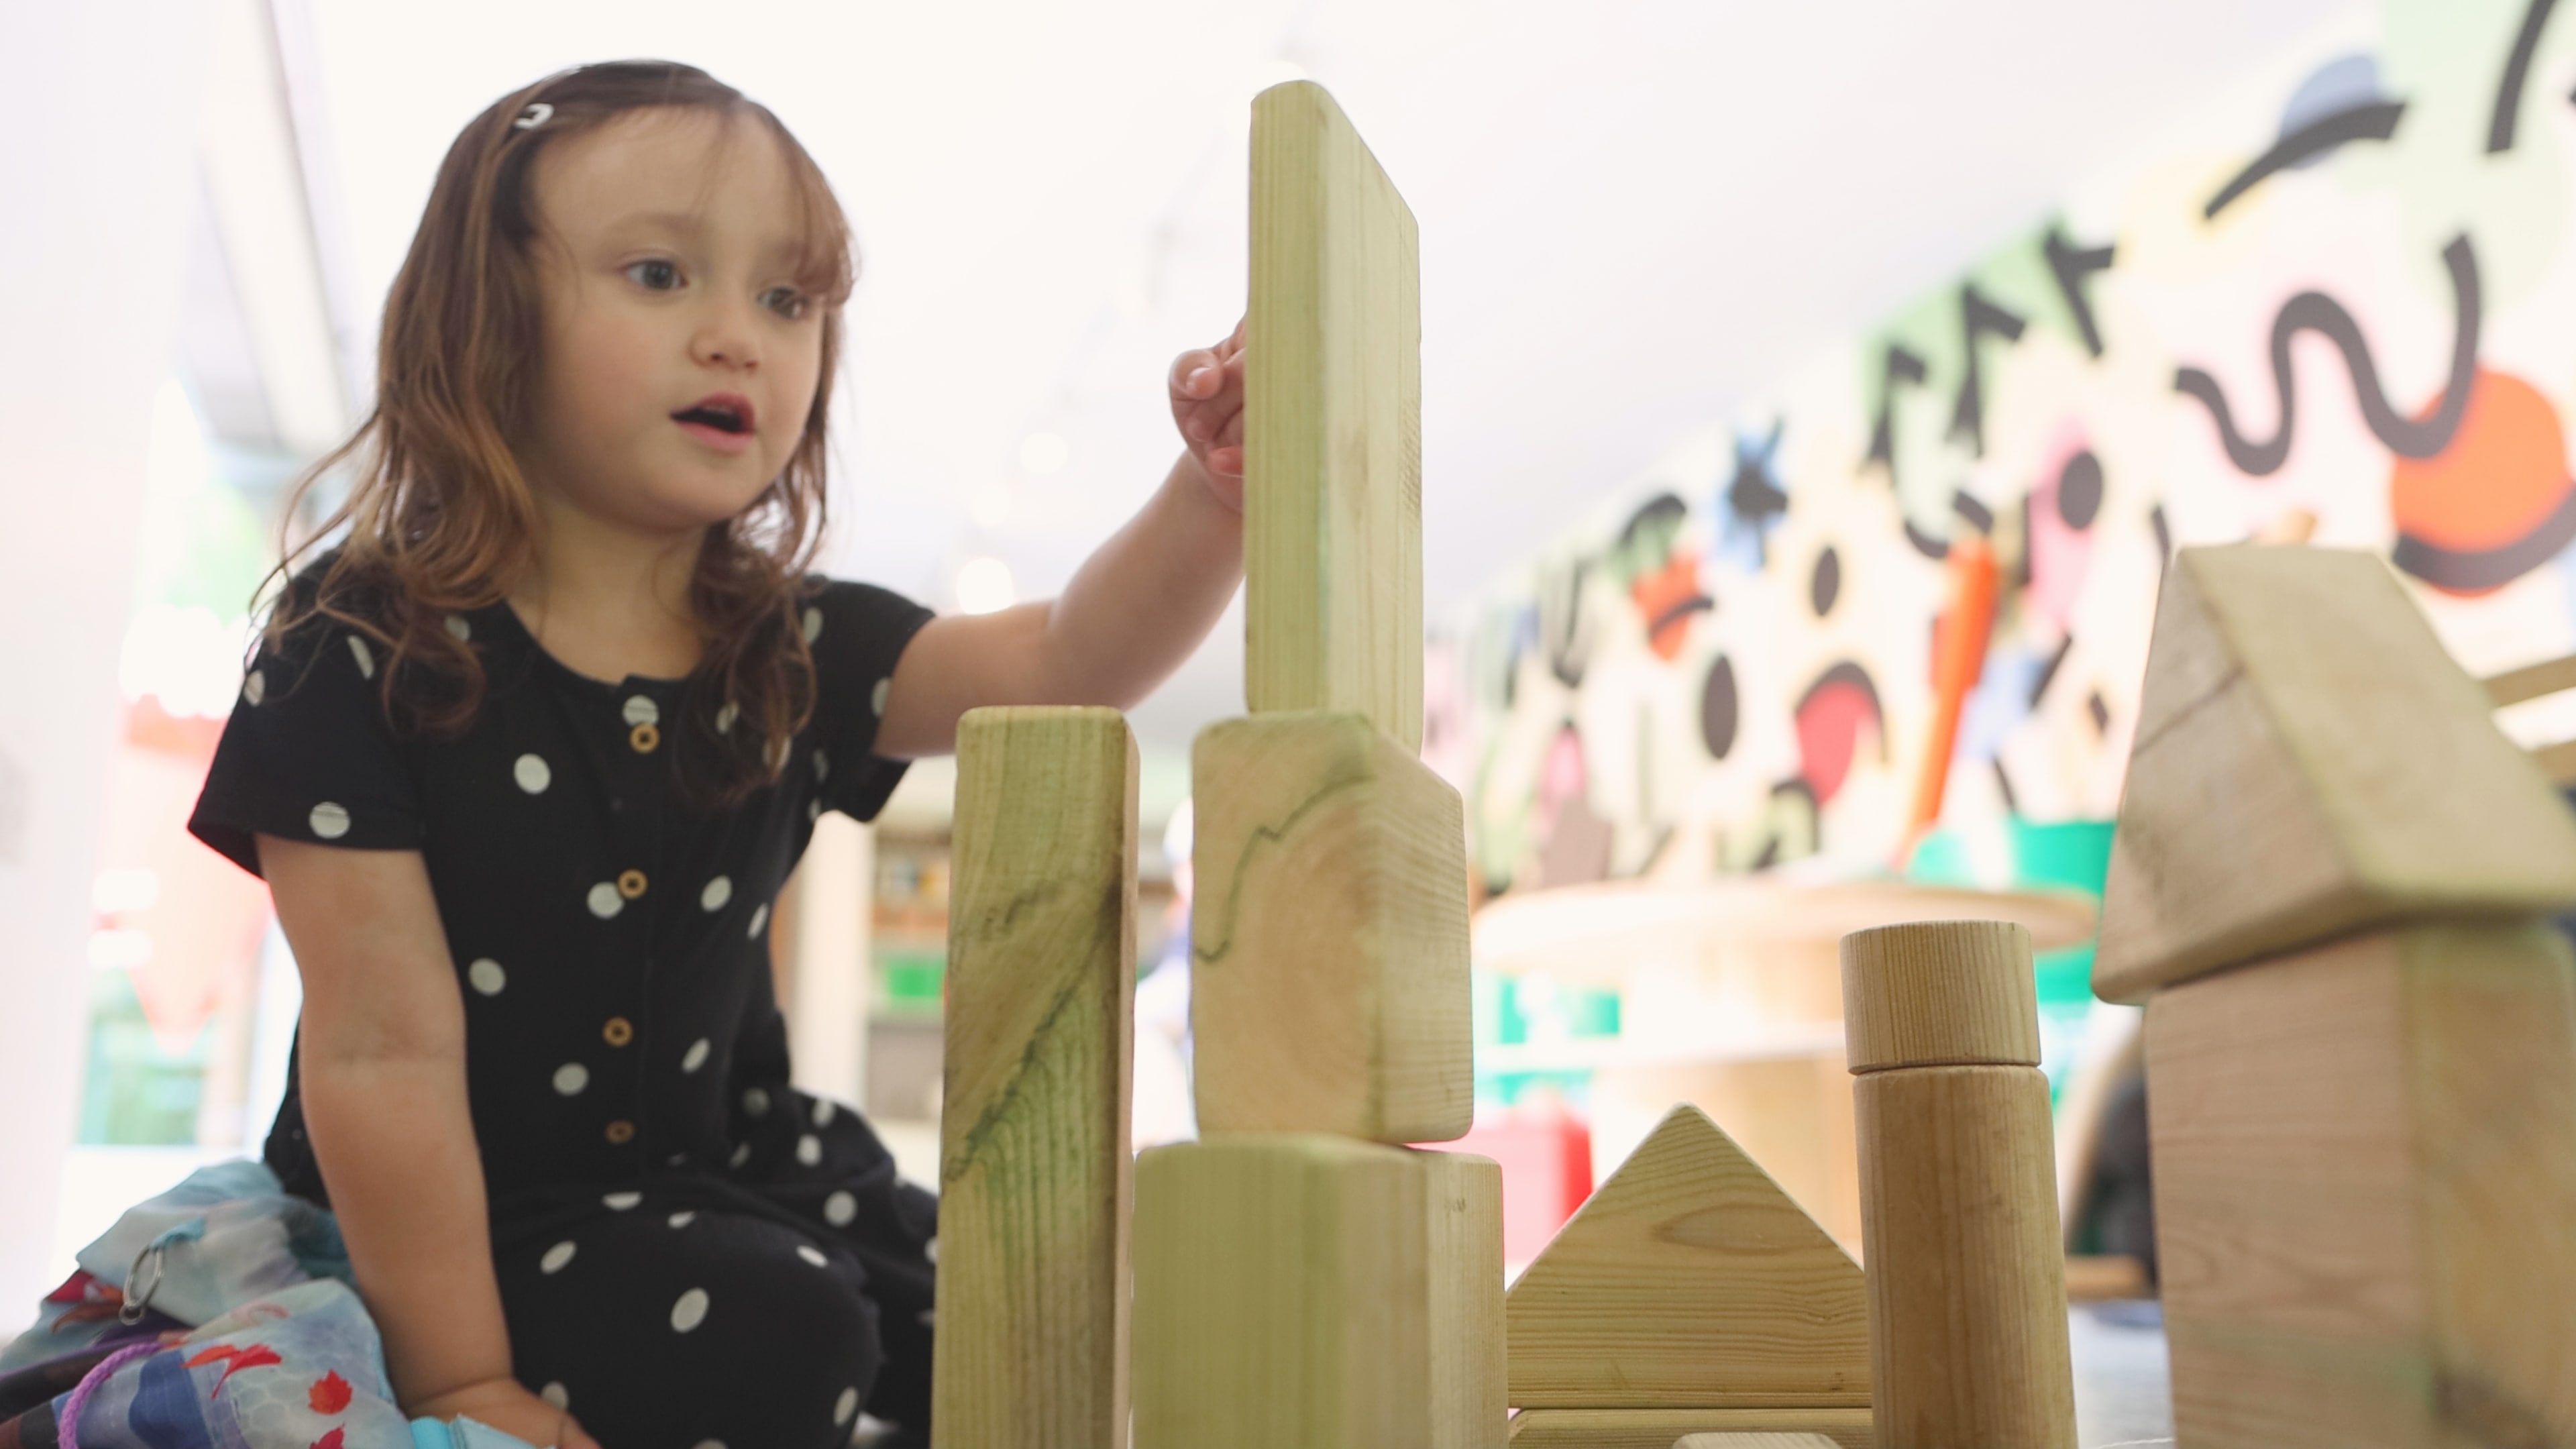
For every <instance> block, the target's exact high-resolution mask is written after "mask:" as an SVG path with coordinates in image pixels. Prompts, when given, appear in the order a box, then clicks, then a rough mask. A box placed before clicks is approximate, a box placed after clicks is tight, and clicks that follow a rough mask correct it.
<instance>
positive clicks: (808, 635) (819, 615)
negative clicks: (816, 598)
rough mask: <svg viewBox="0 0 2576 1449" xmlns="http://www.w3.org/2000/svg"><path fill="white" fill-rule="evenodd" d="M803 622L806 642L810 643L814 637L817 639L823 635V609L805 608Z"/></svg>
mask: <svg viewBox="0 0 2576 1449" xmlns="http://www.w3.org/2000/svg"><path fill="white" fill-rule="evenodd" d="M804 622H805V642H806V643H808V644H811V643H813V642H814V641H815V640H816V639H819V638H821V637H822V636H823V611H822V610H820V609H807V610H806V611H805V620H804Z"/></svg>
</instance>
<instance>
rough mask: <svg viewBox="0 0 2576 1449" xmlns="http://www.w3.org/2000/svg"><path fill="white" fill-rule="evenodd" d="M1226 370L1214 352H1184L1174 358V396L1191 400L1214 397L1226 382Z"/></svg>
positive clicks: (1172, 385)
mask: <svg viewBox="0 0 2576 1449" xmlns="http://www.w3.org/2000/svg"><path fill="white" fill-rule="evenodd" d="M1224 371H1225V370H1224V364H1223V363H1222V362H1221V361H1220V360H1219V359H1218V357H1217V355H1216V354H1215V353H1213V352H1209V351H1206V350H1205V349H1201V350H1199V351H1196V352H1184V353H1182V354H1181V355H1180V356H1178V357H1176V358H1174V359H1172V377H1171V387H1172V396H1174V397H1176V398H1183V399H1187V400H1190V401H1197V400H1200V399H1204V398H1208V397H1213V396H1215V395H1216V392H1217V390H1218V388H1219V387H1221V386H1222V385H1223V384H1224V380H1225V376H1224Z"/></svg>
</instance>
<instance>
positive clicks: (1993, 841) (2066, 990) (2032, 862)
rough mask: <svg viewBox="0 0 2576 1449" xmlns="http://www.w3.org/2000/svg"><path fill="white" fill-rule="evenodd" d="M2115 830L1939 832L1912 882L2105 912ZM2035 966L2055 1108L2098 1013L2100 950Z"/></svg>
mask: <svg viewBox="0 0 2576 1449" xmlns="http://www.w3.org/2000/svg"><path fill="white" fill-rule="evenodd" d="M2112 830H2113V822H2111V821H2108V820H2070V821H2064V822H2061V823H2057V824H2051V825H2041V824H2037V823H2034V822H2032V821H2028V820H2023V819H2020V818H2018V817H2013V818H2008V819H2007V820H2006V821H2005V822H2004V828H2003V831H2002V833H2001V836H2000V839H1998V838H1997V837H1996V836H1995V835H1994V834H1993V832H1992V831H1991V828H1989V829H1988V830H1986V831H1984V832H1977V833H1971V832H1968V831H1961V830H1955V829H1944V830H1936V831H1934V832H1933V833H1932V834H1930V835H1928V836H1925V837H1924V838H1923V843H1922V844H1921V845H1919V846H1917V847H1916V848H1915V851H1914V859H1913V860H1912V861H1911V862H1909V863H1908V864H1907V866H1906V870H1905V875H1906V878H1907V879H1908V880H1914V881H1920V882H1922V883H1923V884H1925V885H1944V886H1962V887H1966V888H1968V889H1971V890H2077V891H2082V892H2084V893H2085V894H2086V895H2089V896H2091V897H2092V898H2093V901H2094V904H2095V905H2096V906H2099V905H2100V904H2101V900H2102V883H2103V880H2104V879H2105V878H2106V877H2107V876H2108V875H2109V874H2110V871H2111V835H2112ZM1999 847H2000V848H1999ZM2031 964H2032V970H2033V975H2034V976H2035V977H2036V978H2037V979H2036V981H2035V983H2034V984H2035V985H2036V986H2037V988H2038V996H2039V1057H2040V1061H2039V1066H2040V1070H2041V1071H2042V1072H2044V1073H2046V1074H2047V1076H2048V1091H2049V1097H2050V1102H2051V1105H2052V1106H2053V1105H2055V1102H2056V1099H2057V1098H2058V1096H2060V1095H2061V1094H2062V1093H2063V1092H2064V1091H2065V1089H2066V1081H2067V1078H2068V1076H2069V1075H2070V1074H2071V1073H2072V1072H2073V1069H2074V1066H2075V1057H2076V1053H2077V1050H2078V1049H2079V1048H2080V1046H2081V1045H2082V1043H2083V1040H2084V1022H2085V1018H2087V1017H2089V1016H2090V1015H2092V1012H2093V943H2092V942H2090V941H2087V942H2085V943H2084V944H2082V945H2080V946H2068V947H2065V948H2064V949H2062V950H2056V951H2042V952H2040V953H2038V955H2037V957H2036V958H2035V959H2034V960H2033V962H2032V963H2031Z"/></svg>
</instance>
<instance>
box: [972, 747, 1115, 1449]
mask: <svg viewBox="0 0 2576 1449" xmlns="http://www.w3.org/2000/svg"><path fill="white" fill-rule="evenodd" d="M957 757H958V758H957V814H956V834H955V857H954V858H955V876H954V884H953V885H952V887H951V895H950V907H949V946H948V1008H947V1059H946V1064H945V1068H944V1070H945V1081H944V1092H945V1096H944V1101H945V1110H944V1112H943V1113H942V1115H941V1126H940V1172H939V1177H940V1183H939V1187H940V1199H939V1233H940V1248H941V1254H940V1265H939V1290H938V1314H939V1319H938V1322H939V1352H938V1354H937V1356H936V1358H935V1360H934V1362H933V1365H932V1374H931V1393H932V1402H933V1405H934V1408H933V1421H934V1422H935V1423H936V1424H937V1425H938V1431H937V1432H938V1442H939V1445H940V1449H1032V1446H1049V1449H1124V1446H1125V1442H1126V1425H1127V1310H1128V1280H1127V1247H1128V1239H1127V1229H1128V1217H1129V1211H1128V1210H1129V1198H1130V1191H1129V1189H1130V1184H1131V1180H1132V1178H1131V1173H1132V1170H1133V1169H1132V1159H1131V1157H1130V1155H1129V1152H1128V1147H1127V1131H1128V1125H1127V1124H1128V1090H1129V1088H1128V1081H1129V1077H1128V1072H1129V1062H1130V1055H1129V1054H1130V1052H1131V1050H1132V1046H1133V1040H1134V1039H1133V1035H1132V1033H1133V1022H1134V1018H1135V1012H1134V1009H1133V1007H1134V1000H1135V981H1136V927H1135V915H1136V745H1135V740H1134V738H1133V737H1132V736H1131V735H1130V734H1129V733H1128V730H1127V722H1126V721H1125V720H1124V719H1123V718H1121V717H1120V716H1119V714H1118V713H1117V711H1115V710H1107V709H1052V708H1050V709H979V710H975V711H973V712H971V713H969V714H968V715H967V716H966V717H965V719H964V720H962V721H961V722H960V723H959V725H958V732H957Z"/></svg>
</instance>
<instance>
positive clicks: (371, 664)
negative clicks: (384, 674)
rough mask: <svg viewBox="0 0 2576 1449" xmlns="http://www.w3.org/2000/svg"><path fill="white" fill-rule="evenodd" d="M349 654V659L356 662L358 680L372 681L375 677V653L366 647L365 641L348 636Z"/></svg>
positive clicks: (354, 636)
mask: <svg viewBox="0 0 2576 1449" xmlns="http://www.w3.org/2000/svg"><path fill="white" fill-rule="evenodd" d="M349 653H350V656H351V657H353V658H355V659H356V660H357V661H358V677H359V678H360V679H373V678H375V677H376V651H374V650H373V649H370V648H368V647H367V641H366V640H364V639H361V638H359V637H358V636H357V635H355V634H352V635H350V636H349Z"/></svg>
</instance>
